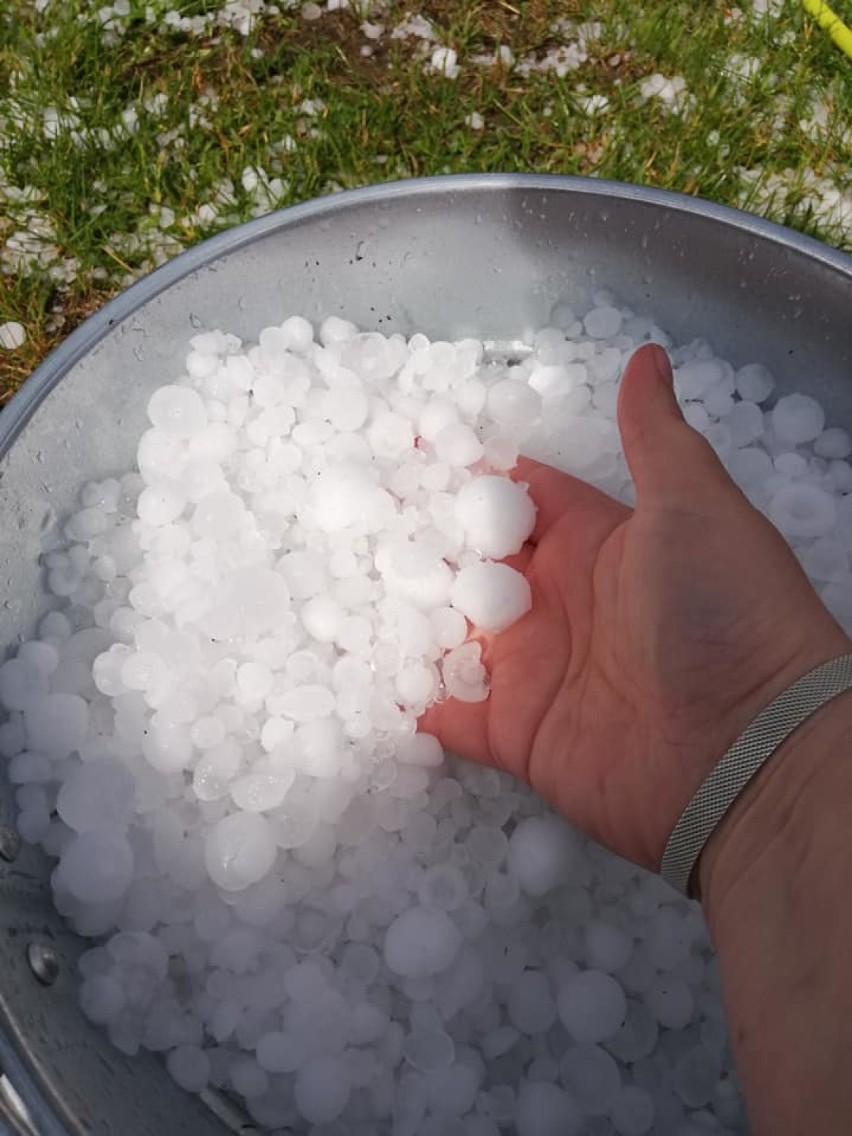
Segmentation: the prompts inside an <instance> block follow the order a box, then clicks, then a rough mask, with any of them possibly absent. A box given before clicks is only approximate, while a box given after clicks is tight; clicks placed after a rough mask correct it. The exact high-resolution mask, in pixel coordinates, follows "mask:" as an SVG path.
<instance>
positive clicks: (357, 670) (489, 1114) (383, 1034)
mask: <svg viewBox="0 0 852 1136" xmlns="http://www.w3.org/2000/svg"><path fill="white" fill-rule="evenodd" d="M553 322H554V326H552V327H549V328H547V329H545V330H542V331H540V332H539V333H538V334H536V335H535V337H534V339H532V340H531V342H530V344H529V345H528V347H527V352H526V355H525V357H524V358H522V359H521V361H518V359H517V358H515V359H513V360H509V359H508V358H502V359H501V358H500V357H498V356H496V355H495V354H494V353H493V352H492V353H491V354H490V355H489V354H488V353H486V352H484V349H483V345H482V344H481V343H479V342H475V341H473V340H464V341H461V342H458V343H446V342H434V343H430V342H429V340H428V339H427V338H426V337H425V336H423V335H414V336H412V337H411V338H410V339H409V340H407V341H406V339H404V338H403V337H402V336H400V335H391V336H389V337H384V336H382V335H378V334H359V332H358V330H357V329H356V328H355V327H354V326H353V325H351V324H350V323H347V322H344V321H342V320H340V319H336V318H330V319H327V320H326V321H325V322H324V323H323V324H322V326H321V328H320V329H319V335H318V338H315V334H314V329H313V328H312V327H311V325H310V324H309V323H308V322H306V321H305V320H304V319H301V318H291V319H287V320H286V321H285V322H284V323H282V324H281V325H280V326H278V327H271V328H267V329H266V330H265V331H263V332H262V333H261V335H260V338H259V343H258V345H256V346H251V347H247V348H246V347H244V346H243V345H242V343H241V342H240V340H239V339H238V338H237V337H235V336H234V335H230V334H224V333H221V332H212V333H205V334H201V335H197V336H196V337H195V338H194V339H192V341H191V350H190V352H189V355H188V357H187V359H186V368H185V373H184V374H183V375H182V376H181V377H179V378H178V379H177V381H176V382H175V383H174V384H173V385H169V386H165V387H162V388H161V389H159V390H157V391H156V392H155V393H154V394H153V396H152V397H151V400H150V403H149V404H148V415H149V418H150V421H151V424H152V425H151V428H150V429H149V430H148V431H147V432H146V433H145V434H144V435H143V436H142V438H141V440H140V442H139V447H138V455H137V458H138V469H139V472H138V473H136V472H129V473H125V474H124V475H123V476H119V475H116V476H115V477H107V478H106V479H105V480H103V481H98V482H92V483H89V484H87V485H85V486H84V487H83V489H82V492H81V495H80V506H79V510H78V511H77V512H76V513H75V514H74V515H73V516H71V518H70V519H69V520H68V521H67V523H65V525H64V528H63V530H62V534H61V539H60V540H58V541H57V544H56V547H55V548H54V549H53V550H52V551H50V552H49V553H47V554H46V556H45V569H46V581H47V587H48V590H49V592H50V593H52V595H53V596H54V597H56V601H55V603H54V605H53V609H52V610H51V611H50V613H49V614H47V615H46V616H45V617H44V618H43V619H42V621H41V623H40V624H39V628H38V633H37V637H36V638H34V639H33V640H31V641H30V642H27V643H24V645H23V646H22V647H21V648H20V650H19V651H18V653H17V656H16V657H15V658H13V659H11V660H10V661H7V662H6V663H5V664H4V665H3V666H2V668H0V700H2V703H3V705H4V707H5V709H6V710H7V711H8V718H7V720H6V722H5V724H4V725H3V726H2V727H0V752H2V754H3V755H4V756H5V757H6V758H7V759H8V766H7V769H8V775H9V777H10V779H11V781H12V782H13V783H14V784H15V785H16V786H17V800H18V805H19V807H20V816H19V822H18V823H19V827H20V832H21V834H22V836H23V837H24V839H25V840H27V841H30V842H32V843H35V844H39V845H41V846H42V847H43V848H44V849H45V851H46V852H48V853H49V854H50V855H51V856H54V857H58V860H59V863H58V866H57V867H56V869H55V871H54V873H53V877H52V886H53V892H54V897H55V902H56V906H57V908H58V909H59V911H60V912H61V913H62V914H63V915H64V916H65V917H66V918H67V919H68V920H69V921H70V922H71V924H72V925H73V926H74V927H75V928H76V930H77V931H78V932H79V933H80V934H81V935H85V936H90V937H93V938H96V939H98V940H99V945H97V946H95V947H94V948H93V949H91V950H88V951H87V952H86V953H85V954H83V956H82V958H81V960H80V977H81V986H80V1001H81V1004H82V1008H83V1011H84V1012H85V1014H86V1015H87V1016H88V1017H89V1019H90V1020H91V1021H93V1022H95V1023H98V1024H100V1025H102V1026H103V1028H104V1029H105V1030H106V1031H107V1032H108V1034H109V1037H110V1039H111V1041H112V1042H113V1043H114V1045H116V1046H117V1047H118V1048H119V1049H121V1050H122V1051H123V1052H125V1053H127V1054H133V1053H135V1052H136V1051H137V1050H138V1049H139V1048H140V1047H144V1048H146V1049H149V1050H154V1051H157V1052H161V1053H163V1054H164V1055H166V1061H167V1065H168V1069H169V1071H170V1072H171V1074H172V1076H173V1077H174V1079H175V1080H176V1081H177V1082H178V1084H180V1085H181V1086H183V1087H184V1088H186V1089H188V1090H190V1091H194V1092H199V1091H202V1090H204V1089H205V1088H208V1087H213V1088H215V1089H218V1090H221V1091H223V1092H225V1093H228V1094H234V1095H238V1096H239V1097H241V1098H242V1099H243V1100H244V1102H245V1106H246V1108H247V1110H248V1112H249V1113H250V1114H251V1116H252V1117H253V1118H254V1119H255V1120H256V1122H257V1123H259V1124H261V1125H264V1126H269V1127H273V1128H282V1127H287V1128H288V1129H289V1128H292V1129H293V1130H296V1131H306V1130H310V1131H311V1132H313V1133H316V1134H317V1136H320V1134H321V1136H337V1134H340V1136H342V1134H344V1133H346V1134H353V1133H355V1134H357V1133H363V1134H367V1133H370V1134H373V1133H392V1134H393V1136H446V1134H448V1133H451V1134H455V1133H458V1134H463V1133H464V1134H468V1136H496V1134H497V1133H498V1132H500V1131H511V1132H516V1133H517V1134H518V1136H571V1134H573V1133H579V1132H584V1133H586V1132H587V1133H597V1134H604V1133H617V1134H619V1136H642V1134H643V1133H646V1132H650V1131H652V1130H653V1131H654V1132H658V1133H667V1134H677V1136H701V1134H705V1136H706V1134H707V1133H720V1132H739V1131H742V1130H743V1125H744V1119H743V1110H742V1105H741V1099H740V1096H739V1092H738V1089H737V1086H736V1083H735V1080H734V1076H733V1070H732V1063H731V1056H730V1052H729V1048H728V1043H727V1038H726V1032H725V1026H724V1020H723V1015H722V1010H721V1004H720V996H719V981H718V972H717V968H716V966H715V962H714V960H713V958H712V955H711V952H710V949H709V946H708V942H707V939H706V936H705V931H704V927H703V923H702V919H701V916H700V913H699V911H698V910H697V909H696V908H695V907H694V906H692V905H690V904H688V903H687V902H686V901H684V900H682V899H679V898H678V897H676V896H675V895H674V893H673V892H671V891H670V890H669V889H668V888H667V887H666V886H665V885H664V884H663V883H662V882H661V881H660V880H658V879H657V878H655V877H652V876H650V875H646V874H644V873H642V872H641V871H638V870H636V869H635V868H633V867H631V866H630V865H628V864H626V863H624V862H622V861H620V860H617V859H615V858H614V857H612V856H610V855H609V854H606V853H604V852H603V851H602V850H601V849H599V848H598V847H596V846H594V845H592V844H590V843H588V842H587V841H585V840H583V839H582V838H581V837H579V836H578V835H577V834H576V833H574V832H573V831H572V830H570V829H569V828H568V827H567V826H566V825H564V824H563V823H562V822H561V821H560V820H558V819H557V818H556V817H555V816H553V815H552V814H550V813H549V812H548V811H547V810H546V808H545V807H544V806H543V805H542V803H541V802H540V801H539V800H538V799H537V798H536V797H535V796H534V795H533V794H532V793H530V792H528V791H527V790H525V789H523V788H521V787H520V786H519V785H518V784H516V783H514V782H513V781H512V780H511V779H509V778H508V777H506V776H505V775H502V774H500V773H497V772H495V771H493V770H487V769H483V768H478V767H473V766H468V765H466V764H463V763H461V762H455V761H454V760H452V759H448V760H446V761H445V758H444V754H443V752H442V750H441V747H440V746H439V744H438V742H437V741H436V739H434V738H433V737H430V736H428V735H424V734H417V733H416V732H415V724H416V720H417V718H418V716H419V715H420V714H421V713H422V711H423V710H424V708H425V707H427V705H428V704H429V703H430V702H431V701H432V700H433V699H434V698H435V697H436V695H438V694H439V692H442V691H445V692H446V693H448V694H451V695H454V696H455V697H457V698H462V699H468V700H477V699H482V698H485V697H487V691H488V679H487V675H486V674H485V672H484V670H483V667H482V665H481V662H480V658H479V649H478V647H477V646H476V645H475V644H472V643H469V642H468V641H467V637H468V631H469V625H470V624H476V625H478V626H479V627H482V628H486V629H489V630H491V631H499V630H501V629H502V628H505V627H507V626H508V625H509V624H511V623H512V622H513V621H514V620H515V619H517V618H518V617H520V616H521V615H522V614H523V613H524V612H525V611H526V610H527V608H528V607H529V604H530V595H529V589H528V587H527V584H526V582H525V580H524V579H523V577H522V576H520V575H519V574H518V573H516V572H514V571H513V570H512V569H511V568H509V567H507V566H506V565H503V564H499V563H497V561H499V560H500V559H501V558H502V557H504V556H506V555H508V554H511V553H513V552H516V551H517V550H518V549H519V548H520V546H521V544H522V543H523V541H524V540H525V538H526V537H527V536H528V534H529V533H530V530H531V527H532V525H533V521H534V509H533V507H532V505H531V503H530V501H529V498H528V496H527V493H526V490H525V488H524V487H523V486H519V485H517V484H515V483H513V482H512V481H511V480H510V478H509V477H508V471H510V470H511V469H512V467H513V466H514V465H515V462H516V458H517V455H518V453H519V451H520V450H521V449H522V448H523V450H524V451H526V452H527V453H530V454H532V455H534V456H537V457H540V458H543V459H547V460H550V461H553V462H555V463H556V464H559V465H561V466H562V467H563V468H565V469H568V470H569V471H571V472H573V473H576V474H578V475H580V476H582V477H585V478H587V479H588V480H590V481H592V482H594V483H595V484H597V485H599V486H601V487H602V488H603V489H606V490H608V491H609V492H611V493H614V494H616V495H618V496H620V497H621V498H622V499H625V500H629V499H630V483H629V478H628V474H627V470H626V466H625V463H624V460H623V456H622V454H621V452H620V448H619V439H618V433H617V429H616V426H615V423H614V413H615V403H616V394H617V386H618V381H619V377H620V373H621V370H622V368H623V365H624V363H625V361H626V359H627V358H628V356H629V354H630V353H631V351H632V350H633V348H634V347H635V346H636V345H637V344H639V343H641V342H642V341H646V340H649V339H654V340H655V341H658V342H661V343H663V344H664V345H666V346H668V347H670V348H671V346H672V345H671V343H670V341H669V340H668V338H667V337H666V335H665V334H664V333H663V332H662V331H661V330H660V329H659V328H658V327H656V326H654V325H653V324H652V323H650V322H649V321H646V320H642V319H639V318H636V317H635V316H634V315H633V314H632V313H630V312H625V311H622V310H619V309H618V308H616V307H614V306H613V303H612V301H611V299H610V297H608V296H606V295H599V296H598V297H597V299H596V304H595V307H594V308H593V309H592V310H591V311H590V312H588V314H587V315H586V316H585V318H584V319H583V320H582V321H578V320H575V319H574V317H573V316H572V315H571V314H570V313H569V312H567V311H566V310H565V309H564V308H561V309H559V311H558V312H557V313H555V315H554V319H553ZM673 357H674V361H675V363H676V365H677V372H676V382H677V387H678V391H679V394H680V396H681V399H682V400H683V402H684V405H685V411H686V414H687V417H688V418H689V420H690V422H691V423H692V424H693V425H695V426H696V427H697V428H698V429H699V430H701V431H702V432H703V433H705V434H706V436H707V437H708V438H709V439H710V441H711V443H712V444H713V445H714V446H715V448H716V449H717V451H718V452H719V454H720V455H721V457H722V458H723V460H724V461H725V462H726V464H727V465H728V467H729V468H730V469H731V471H732V472H733V473H734V475H735V476H736V477H737V479H738V480H739V481H740V483H741V484H742V485H743V486H744V488H745V489H746V491H747V492H748V493H749V495H750V496H751V497H752V499H753V500H754V501H755V502H756V503H757V504H758V505H759V506H760V507H761V508H764V509H765V510H766V512H767V513H768V515H769V516H770V517H771V518H772V519H773V520H774V521H775V522H776V523H777V524H778V525H779V527H780V528H781V529H782V531H783V532H784V533H785V534H786V535H787V536H788V538H790V539H791V541H792V542H793V544H794V545H795V546H796V547H797V551H798V554H799V555H800V557H801V559H802V561H803V563H804V564H805V565H806V567H807V569H808V571H809V572H810V574H811V577H812V578H813V579H814V581H815V583H816V584H817V586H818V587H819V588H820V590H821V591H822V592H823V594H824V595H825V598H826V600H827V601H828V602H829V604H830V605H831V606H832V607H833V608H834V610H836V611H837V612H838V613H839V614H840V615H841V616H846V617H848V615H849V613H850V611H851V610H852V607H850V603H852V601H850V572H849V550H850V547H852V524H850V520H852V510H850V508H849V506H850V504H852V497H848V496H843V494H845V493H847V492H848V491H849V490H850V489H851V488H852V470H850V467H849V465H848V464H847V463H846V461H845V460H844V459H845V458H846V456H847V455H848V454H849V453H850V450H852V445H850V441H849V438H848V437H847V436H846V434H845V433H843V432H842V431H841V430H838V429H828V430H826V429H824V416H823V413H822V411H821V409H820V407H819V406H818V404H817V403H815V402H814V401H813V400H812V399H810V398H808V397H806V396H802V395H789V396H786V397H783V398H779V399H777V400H776V399H775V398H774V396H773V387H774V383H773V380H772V377H771V375H770V374H769V373H768V371H767V370H766V369H765V368H764V367H762V366H760V365H757V364H751V365H748V366H745V367H743V368H742V369H741V370H739V371H737V372H736V373H735V371H734V369H733V368H732V367H731V366H730V365H729V364H728V363H727V362H724V361H723V360H721V359H718V358H714V357H713V354H712V351H711V349H710V347H709V346H708V345H707V344H706V343H704V342H699V341H696V342H694V343H692V344H690V345H688V346H686V347H682V348H676V349H674V350H673Z"/></svg>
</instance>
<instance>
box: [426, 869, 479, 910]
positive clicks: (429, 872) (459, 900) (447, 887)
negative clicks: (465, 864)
mask: <svg viewBox="0 0 852 1136" xmlns="http://www.w3.org/2000/svg"><path fill="white" fill-rule="evenodd" d="M467 897H468V886H467V882H466V880H465V878H464V875H463V873H462V871H461V869H460V868H457V867H455V865H453V864H436V865H434V866H433V867H431V868H427V869H426V871H425V872H424V873H423V878H422V879H421V881H420V886H419V888H418V890H417V898H418V900H419V902H420V903H421V904H422V906H423V907H426V908H431V909H435V910H438V911H457V910H458V908H460V907H461V906H462V904H463V903H464V902H465V900H466V899H467Z"/></svg>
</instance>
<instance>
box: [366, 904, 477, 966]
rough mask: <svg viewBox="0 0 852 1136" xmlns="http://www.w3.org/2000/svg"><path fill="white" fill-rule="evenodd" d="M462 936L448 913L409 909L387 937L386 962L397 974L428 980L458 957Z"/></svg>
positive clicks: (398, 919)
mask: <svg viewBox="0 0 852 1136" xmlns="http://www.w3.org/2000/svg"><path fill="white" fill-rule="evenodd" d="M460 946H461V935H460V933H459V930H458V928H457V927H456V925H455V923H454V922H453V921H452V919H450V917H449V915H447V914H446V912H444V911H441V910H439V909H437V908H431V909H430V908H425V907H419V906H418V907H409V908H408V909H407V910H405V911H403V913H402V914H401V915H399V916H397V918H396V919H395V920H394V921H393V923H391V925H390V927H388V930H387V933H386V935H385V944H384V955H385V962H386V964H387V966H388V967H389V968H390V970H392V971H393V973H394V974H399V975H402V976H404V977H406V978H427V977H430V976H431V975H434V974H440V973H441V972H442V971H444V970H446V969H447V968H448V967H449V966H450V965H451V964H452V962H453V960H454V959H455V957H456V955H457V954H458V950H459V947H460Z"/></svg>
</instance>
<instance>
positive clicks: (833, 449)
mask: <svg viewBox="0 0 852 1136" xmlns="http://www.w3.org/2000/svg"><path fill="white" fill-rule="evenodd" d="M814 453H815V454H816V455H817V457H820V458H827V459H829V460H833V459H837V458H847V457H849V455H850V454H852V438H850V437H849V434H848V433H847V432H846V431H845V430H842V429H841V428H840V427H839V426H830V427H829V428H828V429H827V430H824V431H823V432H822V433H821V434H820V436H819V437H818V438H817V439H816V440H815V441H814Z"/></svg>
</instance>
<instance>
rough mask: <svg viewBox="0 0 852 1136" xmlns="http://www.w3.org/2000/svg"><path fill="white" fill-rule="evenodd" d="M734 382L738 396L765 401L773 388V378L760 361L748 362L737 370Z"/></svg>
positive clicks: (753, 400)
mask: <svg viewBox="0 0 852 1136" xmlns="http://www.w3.org/2000/svg"><path fill="white" fill-rule="evenodd" d="M734 382H735V384H736V388H737V394H739V396H740V398H744V399H747V400H748V401H749V402H766V400H767V399H768V398H769V396H770V395H771V394H772V392H773V391H774V390H775V379H774V378H773V377H772V374H771V372H770V371H769V370H768V369H767V368H766V367H764V366H763V364H762V363H748V364H746V366H745V367H740V369H739V370H738V371H737V373H736V376H735V379H734Z"/></svg>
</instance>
